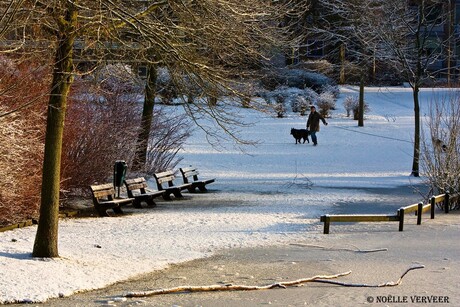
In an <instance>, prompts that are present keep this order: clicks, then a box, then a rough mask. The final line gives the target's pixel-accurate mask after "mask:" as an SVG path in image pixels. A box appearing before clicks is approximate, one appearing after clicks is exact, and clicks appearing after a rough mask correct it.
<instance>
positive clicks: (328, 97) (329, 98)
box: [316, 92, 336, 117]
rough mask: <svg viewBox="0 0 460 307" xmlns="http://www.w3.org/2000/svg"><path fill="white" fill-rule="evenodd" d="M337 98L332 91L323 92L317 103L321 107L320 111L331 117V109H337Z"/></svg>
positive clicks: (323, 114)
mask: <svg viewBox="0 0 460 307" xmlns="http://www.w3.org/2000/svg"><path fill="white" fill-rule="evenodd" d="M335 100H336V99H335V97H334V94H332V93H331V92H324V93H321V94H320V95H319V97H318V102H317V103H316V104H317V105H318V108H319V110H318V112H319V113H320V114H321V115H322V116H324V117H329V116H330V111H331V110H335Z"/></svg>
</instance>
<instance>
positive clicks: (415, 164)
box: [411, 85, 420, 177]
mask: <svg viewBox="0 0 460 307" xmlns="http://www.w3.org/2000/svg"><path fill="white" fill-rule="evenodd" d="M419 91H420V88H419V86H418V85H415V86H414V88H413V97H414V156H413V160H412V174H411V175H412V176H414V177H418V176H420V171H419V170H420V104H419Z"/></svg>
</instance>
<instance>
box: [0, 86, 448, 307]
mask: <svg viewBox="0 0 460 307" xmlns="http://www.w3.org/2000/svg"><path fill="white" fill-rule="evenodd" d="M341 92H342V93H341V96H340V97H339V100H338V102H337V110H336V111H334V112H333V113H332V118H330V119H328V122H329V125H328V126H321V131H320V132H319V133H318V134H317V136H318V142H319V145H318V146H317V147H314V146H312V145H311V143H310V144H300V145H299V144H297V145H296V144H295V141H294V139H293V138H292V136H291V135H290V134H289V133H290V129H291V128H298V129H301V128H305V122H306V117H302V116H300V115H299V114H294V113H291V112H288V114H287V116H286V117H285V118H281V119H280V118H276V117H275V116H274V115H273V114H271V115H270V114H264V113H259V112H256V111H251V110H247V109H236V110H235V112H239V115H238V116H239V118H240V119H243V120H244V121H246V122H251V123H253V125H252V126H250V127H248V128H245V129H244V131H243V133H244V136H245V137H246V138H248V139H252V140H258V141H260V143H259V144H258V145H257V146H250V147H247V148H245V151H246V152H245V153H242V152H241V151H238V150H237V149H235V148H234V146H233V145H232V144H231V143H225V142H226V141H223V142H224V143H223V148H220V149H216V148H213V147H212V146H210V145H209V144H208V143H207V142H206V138H205V136H204V135H203V133H202V132H200V131H199V130H196V131H195V133H194V134H193V136H192V137H191V138H190V139H189V140H188V141H187V144H186V146H185V148H184V150H183V151H182V152H181V155H182V156H183V157H184V159H183V160H182V162H181V164H180V165H179V166H187V165H194V166H196V167H197V168H198V169H199V170H200V173H201V176H202V177H210V176H213V177H216V178H217V180H216V182H215V183H213V184H211V185H210V186H209V189H210V192H209V193H206V194H196V195H195V194H194V195H190V194H186V193H184V194H186V195H185V199H184V200H175V201H172V202H164V201H158V206H157V207H156V208H151V209H144V210H134V209H128V210H127V211H128V212H129V213H130V214H126V215H125V216H122V217H111V218H85V219H66V220H61V221H60V228H59V252H60V256H61V258H59V259H34V258H32V257H31V251H32V247H33V242H34V238H35V232H36V227H35V226H32V227H27V228H22V229H16V230H14V231H7V232H3V233H0V273H1V276H2V278H1V279H0V303H11V302H43V301H46V300H47V299H49V298H52V297H59V296H68V295H71V294H72V293H75V292H79V291H84V290H89V289H96V288H102V287H105V286H107V285H109V284H111V283H114V282H116V281H120V280H125V279H128V278H130V277H133V276H136V275H139V274H142V273H146V272H151V271H153V270H157V269H162V268H165V267H166V266H167V265H168V264H171V263H179V262H183V261H187V260H191V259H196V258H200V257H206V256H209V255H211V254H212V253H214V252H215V251H217V250H219V249H224V248H238V247H253V246H263V245H276V244H281V243H282V244H285V243H289V242H295V241H296V240H302V239H305V238H306V237H310V238H316V237H317V238H320V237H321V236H322V225H321V224H320V223H319V216H320V215H321V214H325V213H356V212H360V213H395V212H396V209H397V208H399V207H401V206H403V205H409V204H413V203H416V202H418V201H419V200H420V199H421V194H420V193H418V192H416V191H415V190H414V189H415V187H416V186H418V185H420V183H421V182H422V180H423V178H413V177H409V174H410V172H411V166H412V151H413V148H412V139H413V102H412V92H411V90H410V89H408V88H391V89H377V88H375V89H374V88H367V89H366V98H365V99H366V101H367V103H368V104H369V107H370V112H369V113H368V114H367V116H366V120H365V127H357V122H356V121H354V120H352V119H351V118H347V117H346V116H345V111H344V110H343V107H342V101H343V99H344V97H345V96H346V95H349V94H356V95H357V88H354V87H343V88H341ZM446 93H447V90H439V89H438V90H432V89H424V90H423V91H422V92H421V105H422V114H424V113H426V110H427V104H428V103H429V102H430V101H431V100H432V99H433V97H434V96H439V95H441V96H442V95H445V94H446ZM170 108H171V110H170V111H171V112H173V111H175V110H173V109H174V108H178V107H170ZM150 184H151V185H152V187H153V183H152V182H151V183H150ZM88 202H91V200H88Z"/></svg>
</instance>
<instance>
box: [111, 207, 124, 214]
mask: <svg viewBox="0 0 460 307" xmlns="http://www.w3.org/2000/svg"><path fill="white" fill-rule="evenodd" d="M112 210H113V212H115V213H117V214H123V210H121V208H120V207H119V206H117V207H113V208H112Z"/></svg>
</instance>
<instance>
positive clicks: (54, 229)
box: [33, 2, 77, 257]
mask: <svg viewBox="0 0 460 307" xmlns="http://www.w3.org/2000/svg"><path fill="white" fill-rule="evenodd" d="M65 3H66V5H67V11H66V16H65V17H64V18H61V19H59V27H60V31H59V33H60V37H59V44H58V47H57V50H56V57H55V63H54V72H53V82H52V89H51V96H50V99H49V103H48V116H47V124H46V137H45V156H44V161H43V175H42V178H43V183H42V190H41V204H40V218H39V222H38V229H37V234H36V237H35V243H34V248H33V256H34V257H59V253H58V219H59V189H60V173H61V172H60V169H61V150H62V135H63V132H64V119H65V111H66V106H67V95H68V93H69V90H70V86H71V84H72V71H73V61H72V48H73V44H74V40H75V27H76V24H77V9H76V6H75V4H74V3H73V2H65Z"/></svg>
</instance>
